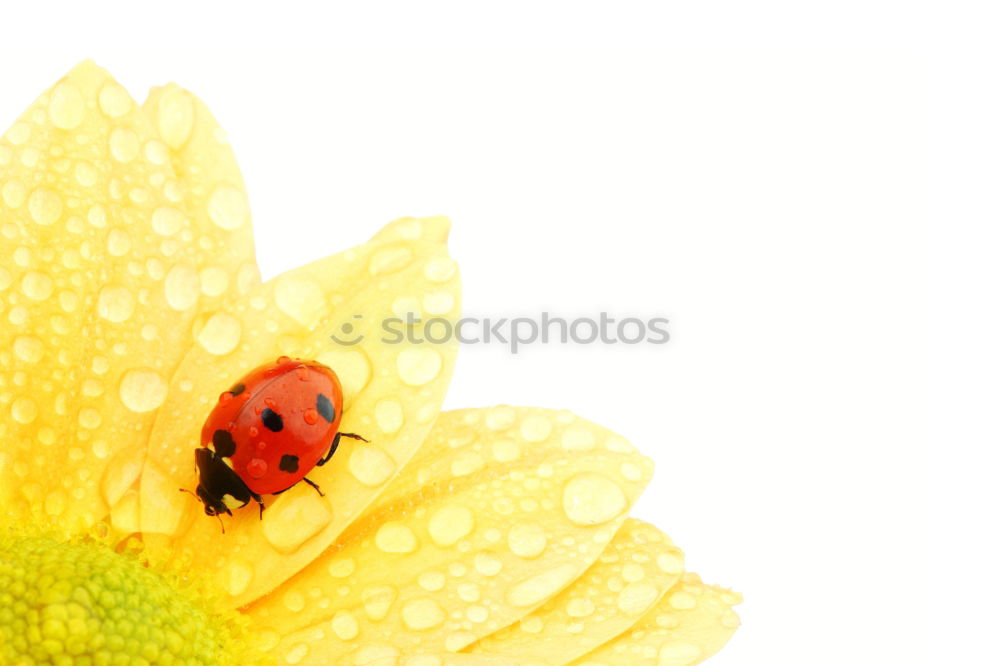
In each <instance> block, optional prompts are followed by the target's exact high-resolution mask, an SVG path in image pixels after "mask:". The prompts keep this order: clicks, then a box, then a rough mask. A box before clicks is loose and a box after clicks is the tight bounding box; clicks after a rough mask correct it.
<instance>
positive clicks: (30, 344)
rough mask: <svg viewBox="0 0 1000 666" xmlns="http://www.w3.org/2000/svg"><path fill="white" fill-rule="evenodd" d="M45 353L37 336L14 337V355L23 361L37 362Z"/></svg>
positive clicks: (43, 346)
mask: <svg viewBox="0 0 1000 666" xmlns="http://www.w3.org/2000/svg"><path fill="white" fill-rule="evenodd" d="M44 353H45V345H44V344H42V341H41V340H39V339H38V338H36V337H34V336H30V335H20V336H18V337H16V338H14V355H15V356H17V357H18V358H19V359H20V360H22V361H24V362H25V363H38V361H40V360H42V355H43V354H44Z"/></svg>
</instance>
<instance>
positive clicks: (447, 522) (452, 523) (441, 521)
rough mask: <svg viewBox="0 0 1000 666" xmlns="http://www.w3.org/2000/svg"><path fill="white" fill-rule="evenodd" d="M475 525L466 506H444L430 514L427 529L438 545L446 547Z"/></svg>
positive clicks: (465, 534) (469, 531) (466, 534)
mask: <svg viewBox="0 0 1000 666" xmlns="http://www.w3.org/2000/svg"><path fill="white" fill-rule="evenodd" d="M474 526H475V519H474V517H473V515H472V511H470V510H469V509H468V508H467V507H464V506H456V505H452V506H445V507H442V508H440V509H438V510H437V511H436V512H435V513H434V515H433V516H431V520H430V523H429V524H428V526H427V530H428V531H429V532H430V535H431V539H433V540H434V543H436V544H437V545H438V546H441V547H442V548H448V547H450V546H454V545H455V544H456V543H458V541H459V540H460V539H463V538H464V537H466V536H468V535H469V533H471V532H472V529H473V527H474Z"/></svg>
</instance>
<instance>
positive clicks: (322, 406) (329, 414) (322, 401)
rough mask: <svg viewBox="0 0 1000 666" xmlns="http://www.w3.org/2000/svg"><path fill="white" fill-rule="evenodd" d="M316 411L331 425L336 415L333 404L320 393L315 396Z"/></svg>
mask: <svg viewBox="0 0 1000 666" xmlns="http://www.w3.org/2000/svg"><path fill="white" fill-rule="evenodd" d="M316 411H317V412H319V413H320V416H322V417H323V418H324V419H326V420H327V422H328V423H333V419H334V417H335V416H336V414H335V413H334V411H333V403H332V402H330V399H329V398H328V397H326V396H325V395H323V394H322V393H317V394H316Z"/></svg>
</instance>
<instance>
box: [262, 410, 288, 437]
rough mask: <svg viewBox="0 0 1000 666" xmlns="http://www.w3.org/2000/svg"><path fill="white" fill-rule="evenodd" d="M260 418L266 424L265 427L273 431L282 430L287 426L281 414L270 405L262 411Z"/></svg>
mask: <svg viewBox="0 0 1000 666" xmlns="http://www.w3.org/2000/svg"><path fill="white" fill-rule="evenodd" d="M260 420H261V422H262V423H263V424H264V427H265V428H267V429H268V430H270V431H271V432H280V431H281V429H282V428H284V427H285V424H284V423H283V422H282V421H281V414H279V413H278V412H276V411H274V410H273V409H271V408H270V407H265V408H264V411H263V412H261V413H260Z"/></svg>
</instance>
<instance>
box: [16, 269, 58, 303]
mask: <svg viewBox="0 0 1000 666" xmlns="http://www.w3.org/2000/svg"><path fill="white" fill-rule="evenodd" d="M54 286H55V284H54V283H53V281H52V278H51V277H49V276H48V275H46V274H45V273H39V272H36V271H32V272H30V273H26V274H25V276H24V277H23V278H21V291H22V292H23V293H24V295H25V296H27V297H28V298H30V299H32V300H35V301H44V300H45V299H46V298H48V297H49V296H51V295H52V290H53V288H54Z"/></svg>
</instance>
